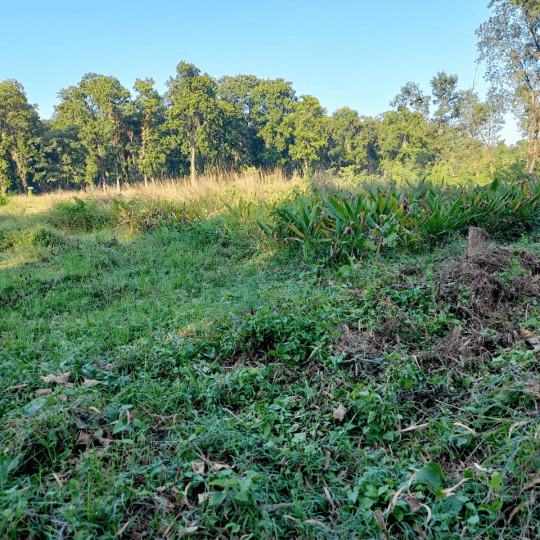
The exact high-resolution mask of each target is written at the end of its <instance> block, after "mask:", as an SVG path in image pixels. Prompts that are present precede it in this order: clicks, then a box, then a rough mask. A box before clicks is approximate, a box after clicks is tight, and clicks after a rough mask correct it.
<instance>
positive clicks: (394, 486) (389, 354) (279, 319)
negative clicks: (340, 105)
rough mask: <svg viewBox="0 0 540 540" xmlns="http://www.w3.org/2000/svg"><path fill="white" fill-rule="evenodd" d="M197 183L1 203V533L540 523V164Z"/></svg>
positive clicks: (475, 531)
mask: <svg viewBox="0 0 540 540" xmlns="http://www.w3.org/2000/svg"><path fill="white" fill-rule="evenodd" d="M148 189H149V190H151V189H155V187H154V188H153V187H152V186H150V187H149V188H148ZM188 189H191V190H192V191H190V192H188V191H187V190H188ZM197 190H198V191H197V192H195V191H193V188H186V191H185V192H184V191H183V188H182V187H178V186H177V187H174V186H173V185H172V184H171V185H169V186H165V185H164V186H163V193H168V197H167V198H165V197H161V198H159V197H157V196H154V197H147V196H145V191H144V190H140V191H139V192H137V193H136V194H135V193H133V194H132V195H131V196H129V192H126V193H125V194H124V195H123V196H118V195H117V194H112V193H105V194H103V193H100V194H99V195H97V196H96V195H94V196H87V195H85V194H82V193H80V192H79V193H78V194H77V195H76V196H74V195H75V194H73V193H72V194H64V195H61V194H56V195H50V196H42V197H41V196H40V197H33V198H26V197H12V198H9V199H8V200H7V204H6V205H4V206H3V207H0V249H1V252H0V267H1V270H0V343H1V350H0V417H1V420H2V421H1V424H0V425H1V428H0V512H1V514H0V537H2V538H11V539H23V538H24V539H27V538H34V539H46V538H74V539H75V538H76V539H90V538H95V539H116V538H134V539H142V538H163V539H173V538H179V537H183V536H188V535H189V536H190V537H192V538H201V539H202V538H208V539H215V538H222V539H225V538H226V539H238V540H240V539H243V540H247V539H249V538H253V539H259V538H268V539H271V538H276V539H282V538H283V539H285V538H329V539H352V538H358V539H364V538H386V539H392V538H410V539H417V538H441V539H442V538H444V539H448V538H456V539H457V538H465V539H471V540H472V539H478V538H482V539H488V538H489V539H499V538H518V537H522V538H531V539H532V538H538V537H539V536H540V525H539V523H540V510H539V503H538V495H539V489H540V473H539V470H540V436H539V428H540V426H539V422H538V402H539V401H540V379H539V377H540V375H539V373H540V369H539V367H538V366H539V363H538V358H539V354H540V312H539V299H540V250H539V249H538V244H537V240H538V238H539V234H540V231H539V221H538V216H539V215H540V214H539V211H538V204H539V203H538V201H539V197H540V188H539V185H538V183H537V182H534V181H525V182H522V183H520V184H506V183H504V182H498V181H494V182H492V183H490V184H488V185H486V186H483V187H479V186H475V185H467V186H461V187H457V186H449V187H444V186H436V185H432V184H430V183H428V182H420V183H418V184H414V185H412V184H411V185H404V186H395V185H392V184H377V185H373V184H370V185H355V184H354V183H353V182H350V183H348V184H347V185H345V184H343V185H339V186H336V185H334V184H332V183H330V182H328V181H326V180H325V179H324V178H323V179H321V178H319V179H318V180H317V181H316V182H313V183H312V184H311V185H309V184H308V183H307V182H303V181H302V182H301V181H298V180H293V181H290V182H287V181H285V180H283V179H276V178H273V177H266V178H265V177H263V176H261V175H258V176H256V177H253V178H251V179H249V178H248V177H244V178H243V179H240V178H237V181H236V183H229V184H227V185H221V186H217V185H215V186H213V185H210V184H209V183H206V184H205V183H204V182H203V183H201V184H200V185H199V186H198V188H197ZM470 227H478V228H481V229H477V230H476V232H477V236H476V238H477V241H476V243H475V242H469V241H468V239H467V236H466V234H467V232H468V231H469V228H470ZM483 231H485V232H483ZM473 234H474V233H473ZM471 246H472V247H471Z"/></svg>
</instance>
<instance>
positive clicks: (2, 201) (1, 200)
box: [0, 191, 9, 206]
mask: <svg viewBox="0 0 540 540" xmlns="http://www.w3.org/2000/svg"><path fill="white" fill-rule="evenodd" d="M8 201H9V197H8V196H7V195H6V194H5V193H3V192H2V191H0V206H5V205H6V204H7V203H8Z"/></svg>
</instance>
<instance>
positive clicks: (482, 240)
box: [467, 227, 489, 259]
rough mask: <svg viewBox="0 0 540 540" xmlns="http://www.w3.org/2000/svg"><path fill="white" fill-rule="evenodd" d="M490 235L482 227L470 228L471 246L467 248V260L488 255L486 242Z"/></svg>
mask: <svg viewBox="0 0 540 540" xmlns="http://www.w3.org/2000/svg"><path fill="white" fill-rule="evenodd" d="M488 240H489V234H488V233H487V232H486V231H485V230H484V229H482V228H480V227H469V245H468V247H467V258H468V259H477V258H478V257H482V255H484V254H485V253H486V242H487V241H488Z"/></svg>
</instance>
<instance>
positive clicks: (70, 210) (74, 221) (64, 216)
mask: <svg viewBox="0 0 540 540" xmlns="http://www.w3.org/2000/svg"><path fill="white" fill-rule="evenodd" d="M48 221H49V223H50V224H51V225H53V226H54V227H57V228H59V229H64V230H66V231H84V232H92V231H97V230H100V229H103V228H105V227H107V226H109V225H112V223H113V217H112V215H111V214H110V213H109V212H108V211H107V209H106V208H105V207H103V206H102V205H101V204H100V202H99V200H98V199H96V198H91V197H88V198H87V199H84V200H83V199H81V198H79V197H73V198H72V199H71V200H68V201H64V202H60V203H58V204H57V205H56V206H55V207H53V208H52V209H51V210H50V212H49V215H48Z"/></svg>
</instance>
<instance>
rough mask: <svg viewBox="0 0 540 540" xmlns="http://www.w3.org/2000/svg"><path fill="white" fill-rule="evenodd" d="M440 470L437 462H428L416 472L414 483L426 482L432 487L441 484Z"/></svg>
mask: <svg viewBox="0 0 540 540" xmlns="http://www.w3.org/2000/svg"><path fill="white" fill-rule="evenodd" d="M442 476H443V474H442V470H441V468H440V467H439V465H438V464H437V463H429V464H428V465H426V466H425V467H423V468H422V469H420V470H419V471H418V473H417V474H416V478H415V480H414V483H415V484H428V485H432V486H434V487H440V486H441V485H442V482H441V480H442Z"/></svg>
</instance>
